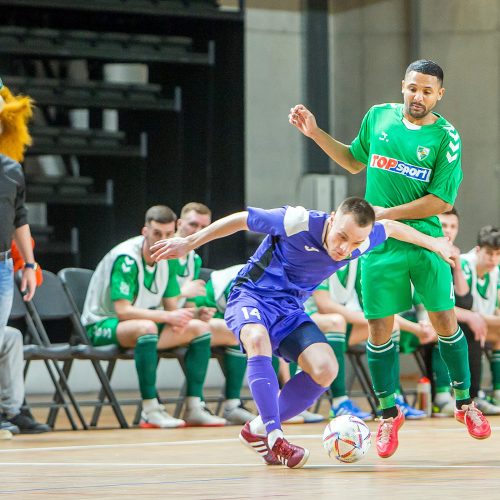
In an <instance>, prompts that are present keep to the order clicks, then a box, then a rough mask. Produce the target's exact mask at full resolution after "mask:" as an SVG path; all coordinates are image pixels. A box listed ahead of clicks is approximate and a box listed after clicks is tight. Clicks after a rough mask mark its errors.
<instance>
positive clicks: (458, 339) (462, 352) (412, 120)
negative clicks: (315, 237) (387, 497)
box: [289, 60, 491, 458]
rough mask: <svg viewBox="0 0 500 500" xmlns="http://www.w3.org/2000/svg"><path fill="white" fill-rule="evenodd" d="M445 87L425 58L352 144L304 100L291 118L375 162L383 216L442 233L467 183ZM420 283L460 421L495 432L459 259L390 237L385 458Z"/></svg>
mask: <svg viewBox="0 0 500 500" xmlns="http://www.w3.org/2000/svg"><path fill="white" fill-rule="evenodd" d="M444 92H445V89H444V87H443V70H442V69H441V67H440V66H439V65H438V64H436V63H435V62H433V61H428V60H419V61H415V62H413V63H412V64H410V65H409V66H408V68H407V70H406V72H405V76H404V80H403V81H402V94H403V101H404V102H403V103H402V104H396V103H391V104H381V105H377V106H373V107H372V108H371V109H370V110H369V111H368V113H367V114H366V115H365V117H364V118H363V121H362V124H361V128H360V131H359V133H358V136H357V137H356V138H355V139H354V141H353V142H352V144H351V145H350V146H349V145H346V144H343V143H341V142H339V141H337V140H335V139H334V138H333V137H331V136H330V135H329V134H327V133H326V132H325V131H323V130H321V129H320V128H319V127H318V125H317V123H316V119H315V117H314V115H313V114H312V113H311V112H310V111H309V110H308V109H307V108H306V107H305V106H303V105H301V104H299V105H296V106H295V107H293V108H292V109H291V110H290V114H289V122H290V123H291V124H292V125H294V126H295V127H296V128H297V129H299V130H300V131H301V132H302V133H303V134H304V135H305V136H306V137H309V138H311V139H313V140H314V141H315V142H316V144H318V146H320V147H321V148H322V149H323V150H324V151H325V153H326V154H327V155H328V156H330V158H332V159H333V160H334V161H335V162H337V163H338V164H339V165H340V166H342V167H343V168H345V169H346V170H347V171H349V172H350V173H353V174H357V173H359V172H361V171H362V170H363V169H365V168H366V169H367V178H366V195H365V197H366V199H367V200H368V201H369V202H370V203H371V204H372V205H374V206H375V213H376V216H377V219H393V220H400V221H402V222H405V223H406V224H408V225H410V226H412V227H414V228H415V229H418V230H419V231H422V232H423V233H425V234H428V235H431V236H441V235H442V230H441V224H440V223H439V220H438V218H437V214H440V213H442V212H445V211H447V210H449V209H450V208H451V207H452V205H453V203H454V201H455V198H456V195H457V191H458V187H459V185H460V182H461V180H462V171H461V141H460V135H459V133H458V132H457V130H456V129H455V127H454V126H453V125H452V124H451V123H449V122H448V121H447V120H446V119H445V118H443V117H442V116H440V115H439V114H437V113H436V112H434V111H433V110H434V108H435V106H436V104H437V103H438V101H440V100H441V99H442V98H443V96H444ZM411 283H413V284H414V286H415V290H416V291H417V293H418V294H419V295H420V297H421V298H422V301H423V304H424V306H425V308H426V309H427V311H428V312H429V318H430V320H431V322H432V325H433V326H434V329H435V330H436V332H437V333H438V339H439V348H440V352H441V356H442V358H443V360H444V361H445V363H446V365H447V368H448V371H449V373H450V379H451V381H452V385H453V389H454V392H455V398H456V408H455V418H456V419H457V420H458V421H459V422H462V423H464V424H465V425H466V427H467V430H468V431H469V434H470V435H471V436H472V437H474V438H477V439H483V438H487V437H488V436H489V435H490V433H491V429H490V425H489V423H488V421H487V420H486V418H485V417H484V415H483V414H482V413H481V412H480V411H479V410H478V409H477V408H476V407H475V405H474V403H473V402H472V400H471V398H470V395H469V387H470V372H469V363H468V354H467V341H466V339H465V336H464V334H463V332H462V330H461V329H460V328H459V326H458V324H457V319H456V316H455V312H454V304H455V302H454V291H453V282H452V276H451V269H450V267H449V265H447V264H445V263H444V262H441V261H440V260H439V258H436V256H435V255H433V254H432V253H431V252H428V251H427V250H423V249H419V248H417V247H416V246H414V245H411V244H407V243H401V242H398V241H395V240H393V239H389V240H387V241H386V242H385V243H384V244H383V245H380V246H379V247H377V248H376V249H375V250H374V251H373V252H371V253H370V254H369V255H367V256H366V257H365V258H364V260H363V262H362V288H363V300H364V306H365V316H366V318H367V319H368V321H369V324H370V336H369V340H368V342H367V357H368V363H369V368H370V373H371V376H372V381H373V386H374V389H375V392H376V394H377V396H378V398H379V400H380V404H381V406H382V411H383V414H382V420H381V422H380V425H379V428H378V432H377V437H376V445H377V452H378V454H379V456H381V457H383V458H387V457H390V456H391V455H392V454H393V453H394V452H395V451H396V449H397V446H398V430H399V428H400V427H401V426H402V425H403V423H404V415H403V413H402V412H401V410H400V409H399V408H398V406H397V405H396V399H395V390H396V383H397V382H396V380H395V379H394V377H393V376H392V374H393V373H394V370H393V366H394V363H395V359H396V355H397V352H396V348H395V346H394V343H393V342H392V340H391V331H392V327H393V324H394V314H396V313H398V312H402V311H405V310H408V309H410V307H411Z"/></svg>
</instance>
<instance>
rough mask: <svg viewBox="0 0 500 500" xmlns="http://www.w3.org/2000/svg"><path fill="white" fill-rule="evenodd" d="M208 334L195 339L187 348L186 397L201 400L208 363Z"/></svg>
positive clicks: (209, 336) (209, 335)
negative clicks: (194, 397)
mask: <svg viewBox="0 0 500 500" xmlns="http://www.w3.org/2000/svg"><path fill="white" fill-rule="evenodd" d="M211 337H212V336H211V334H210V333H204V334H203V335H200V336H199V337H196V338H195V339H194V340H192V341H191V343H190V344H189V346H188V349H187V352H186V359H185V367H186V382H187V387H186V396H196V397H199V398H203V384H204V382H205V376H206V374H207V368H208V362H209V361H210V354H211V353H210V338H211Z"/></svg>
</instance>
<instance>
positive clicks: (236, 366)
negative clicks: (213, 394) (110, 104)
mask: <svg viewBox="0 0 500 500" xmlns="http://www.w3.org/2000/svg"><path fill="white" fill-rule="evenodd" d="M224 369H225V372H226V374H225V375H226V399H240V396H241V394H240V392H241V386H242V384H243V378H244V377H245V371H246V369H247V356H246V354H245V353H243V352H241V349H240V348H239V346H228V347H226V349H225V350H224Z"/></svg>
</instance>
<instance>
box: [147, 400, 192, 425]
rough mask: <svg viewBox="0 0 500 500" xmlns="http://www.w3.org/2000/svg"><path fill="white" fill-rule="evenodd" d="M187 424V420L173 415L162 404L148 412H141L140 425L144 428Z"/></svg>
mask: <svg viewBox="0 0 500 500" xmlns="http://www.w3.org/2000/svg"><path fill="white" fill-rule="evenodd" d="M185 426H186V422H184V420H181V419H180V418H175V417H172V415H169V414H168V413H167V412H166V411H165V407H164V406H163V405H160V404H159V405H157V406H155V407H154V408H152V409H151V410H149V411H148V412H145V411H142V412H141V421H140V422H139V427H141V428H143V429H176V428H179V427H185Z"/></svg>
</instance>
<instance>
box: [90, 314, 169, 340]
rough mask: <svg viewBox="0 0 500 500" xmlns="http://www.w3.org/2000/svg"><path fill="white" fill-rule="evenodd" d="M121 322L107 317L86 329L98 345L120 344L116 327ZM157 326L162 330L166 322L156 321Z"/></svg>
mask: <svg viewBox="0 0 500 500" xmlns="http://www.w3.org/2000/svg"><path fill="white" fill-rule="evenodd" d="M119 322H120V320H119V319H118V318H106V319H103V320H102V321H98V322H97V323H92V324H91V325H87V326H86V327H85V329H86V330H87V335H88V337H89V340H90V343H91V344H92V345H94V346H96V347H97V346H100V345H110V344H114V345H120V342H118V337H117V336H116V329H117V328H118V323H119ZM156 326H157V327H158V332H161V331H162V329H163V327H164V323H156Z"/></svg>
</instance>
